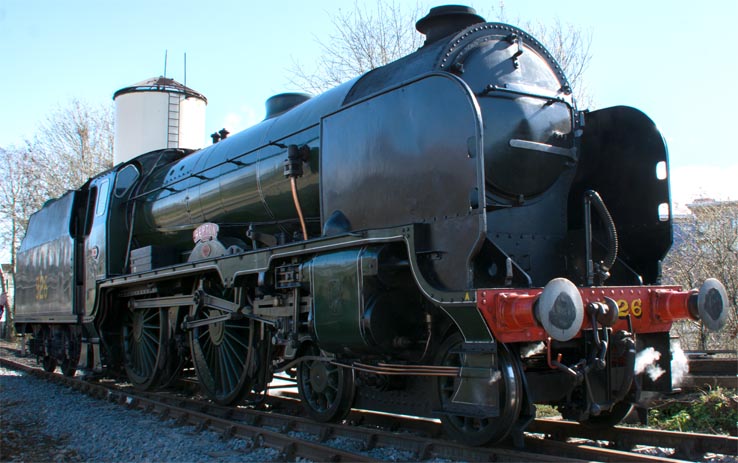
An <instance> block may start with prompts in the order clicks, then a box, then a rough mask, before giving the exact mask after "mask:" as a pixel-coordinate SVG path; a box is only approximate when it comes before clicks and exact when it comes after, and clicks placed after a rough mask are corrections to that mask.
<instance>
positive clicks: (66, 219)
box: [15, 192, 76, 323]
mask: <svg viewBox="0 0 738 463" xmlns="http://www.w3.org/2000/svg"><path fill="white" fill-rule="evenodd" d="M74 195H75V192H69V193H67V194H65V195H64V196H62V197H61V198H59V199H57V200H55V201H53V202H50V203H47V204H46V205H45V206H44V207H43V208H42V209H41V210H40V211H38V212H36V213H35V214H34V215H33V216H32V217H31V220H30V222H29V224H28V231H27V232H26V236H25V238H24V239H23V243H22V244H21V248H20V251H19V252H18V261H17V262H18V264H17V274H16V283H15V284H16V286H15V297H16V314H15V321H16V322H17V323H28V322H33V321H53V322H74V321H76V316H75V314H74V305H73V299H72V297H73V296H72V293H73V291H72V290H73V287H72V283H73V281H74V261H73V257H74V240H73V238H72V236H70V232H69V231H70V220H71V218H72V216H73V207H74Z"/></svg>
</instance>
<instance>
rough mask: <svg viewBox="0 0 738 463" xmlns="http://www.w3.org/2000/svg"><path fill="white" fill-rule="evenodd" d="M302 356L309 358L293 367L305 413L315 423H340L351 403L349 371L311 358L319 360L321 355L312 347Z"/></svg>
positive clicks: (351, 381)
mask: <svg viewBox="0 0 738 463" xmlns="http://www.w3.org/2000/svg"><path fill="white" fill-rule="evenodd" d="M303 355H304V356H307V357H313V359H306V360H303V361H302V362H300V364H299V365H298V367H297V390H298V392H299V394H300V400H301V401H302V405H303V407H304V408H305V411H306V412H307V414H308V415H310V417H311V418H313V419H314V420H316V421H322V422H327V421H340V420H342V419H343V418H345V417H346V415H348V413H349V411H350V410H351V406H352V405H353V402H354V395H355V391H356V387H355V386H354V376H353V373H352V371H351V370H347V369H345V368H341V367H339V366H337V365H334V364H332V363H330V362H329V361H327V360H317V359H315V357H321V352H320V349H318V347H317V346H315V345H314V344H311V345H310V346H309V347H308V348H307V349H306V350H305V351H304V353H303Z"/></svg>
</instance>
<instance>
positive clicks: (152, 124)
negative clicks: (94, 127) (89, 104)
mask: <svg viewBox="0 0 738 463" xmlns="http://www.w3.org/2000/svg"><path fill="white" fill-rule="evenodd" d="M113 100H115V145H114V149H113V161H114V164H119V163H121V162H125V161H128V160H130V159H132V158H134V157H135V156H138V155H139V154H141V153H146V152H148V151H153V150H156V149H163V148H201V147H202V146H203V144H204V139H205V106H206V105H207V103H208V100H207V98H205V96H204V95H203V94H202V93H200V92H197V91H196V90H193V89H191V88H189V87H186V86H185V85H183V84H181V83H179V82H177V81H176V80H174V79H170V78H168V77H163V76H159V77H152V78H150V79H146V80H143V81H141V82H138V83H136V84H133V85H131V86H128V87H124V88H121V89H120V90H118V91H116V92H115V93H114V94H113Z"/></svg>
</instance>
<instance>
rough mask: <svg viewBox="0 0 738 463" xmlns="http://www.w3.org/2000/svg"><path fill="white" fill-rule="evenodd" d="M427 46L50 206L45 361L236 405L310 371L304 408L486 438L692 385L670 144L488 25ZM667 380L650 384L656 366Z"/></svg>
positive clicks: (26, 256)
mask: <svg viewBox="0 0 738 463" xmlns="http://www.w3.org/2000/svg"><path fill="white" fill-rule="evenodd" d="M416 27H417V29H418V31H420V32H421V33H423V34H424V35H425V36H426V41H425V44H424V45H423V46H422V47H421V48H420V49H418V50H417V51H416V52H414V53H412V54H410V55H408V56H406V57H403V58H401V59H399V60H397V61H395V62H392V63H390V64H388V65H386V66H383V67H380V68H377V69H374V70H372V71H370V72H368V73H366V74H364V75H362V76H359V77H357V78H355V79H353V80H351V81H348V82H346V83H344V84H342V85H340V86H338V87H335V88H333V89H332V90H330V91H327V92H325V93H323V94H321V95H318V96H315V97H312V98H311V97H308V96H307V95H303V94H281V95H277V96H275V97H273V98H271V99H270V100H269V101H268V102H267V116H266V119H265V120H264V121H262V122H261V123H259V124H257V125H255V126H254V127H251V128H249V129H247V130H245V131H243V132H240V133H238V134H235V135H233V136H230V137H227V138H226V139H223V140H221V141H219V142H217V143H214V144H213V145H211V146H208V147H206V148H204V149H201V150H198V151H189V150H182V149H163V150H157V151H154V152H149V153H145V154H142V155H140V156H138V157H136V158H134V159H132V160H130V161H128V162H124V163H121V164H119V165H117V166H115V167H114V168H112V169H111V170H109V171H107V172H104V173H101V174H100V175H98V176H96V177H95V178H92V179H90V180H89V181H88V182H87V183H86V184H85V185H83V186H82V187H81V188H79V189H78V190H74V191H70V192H68V193H67V194H65V195H64V196H62V197H60V198H58V199H56V200H54V201H50V202H49V203H47V204H46V205H45V206H44V207H43V208H42V209H41V210H40V211H38V212H36V213H35V214H34V215H33V216H32V218H31V220H30V224H29V227H28V232H27V234H26V236H25V239H24V240H23V243H22V246H21V249H20V252H19V253H18V266H17V283H16V288H17V289H16V300H17V311H16V316H15V317H16V318H15V320H16V326H17V329H18V331H19V332H21V333H26V334H29V335H32V336H29V338H30V341H29V348H30V351H31V352H32V353H34V354H35V355H37V356H38V357H39V358H40V359H41V360H42V361H43V365H44V367H45V368H46V369H47V370H50V371H51V370H54V369H55V368H56V367H57V366H58V365H59V364H60V365H61V369H62V372H63V373H64V374H67V375H72V374H74V373H75V371H76V370H77V369H80V368H81V369H86V370H90V371H94V372H116V371H117V372H123V371H125V374H127V377H128V379H129V380H130V382H131V383H133V384H134V385H135V386H137V387H139V388H141V389H153V388H159V387H164V386H166V385H169V384H170V383H171V382H172V381H173V380H174V379H176V378H178V377H180V376H181V375H182V374H184V373H183V372H185V371H186V372H190V374H191V373H192V372H193V371H194V374H195V375H196V377H197V381H198V382H199V384H200V386H201V387H202V389H203V391H204V392H205V393H206V394H207V395H208V396H209V397H210V398H211V399H212V400H213V401H215V402H217V403H220V404H231V403H234V402H237V401H239V400H240V399H242V398H244V396H245V395H258V394H262V393H264V392H265V391H266V390H267V387H268V384H269V383H270V382H271V381H272V378H273V377H274V375H275V374H277V373H285V374H288V375H291V376H292V377H293V378H294V379H295V381H296V383H297V387H298V391H299V396H300V399H301V401H302V404H303V405H304V408H305V410H306V412H307V413H308V414H309V416H311V417H312V418H314V419H316V420H321V421H332V420H340V419H342V418H344V417H345V416H346V414H347V413H348V412H349V410H350V409H351V408H352V407H357V408H363V409H371V410H381V411H385V412H391V413H402V414H409V415H417V416H426V417H436V418H440V420H441V421H442V423H443V427H444V429H445V430H446V431H447V432H448V434H449V435H450V436H451V437H452V438H454V439H458V440H460V441H462V442H465V443H468V444H474V445H481V444H486V443H490V442H496V441H499V440H501V439H503V438H505V437H506V436H508V435H509V434H510V433H511V432H512V433H513V436H518V437H519V436H520V435H521V433H522V430H523V429H525V427H526V425H527V424H528V423H529V422H530V420H531V419H533V418H534V416H535V404H551V405H553V406H556V407H558V409H559V410H561V412H562V414H563V415H564V417H566V418H568V419H573V420H578V421H580V422H582V423H586V424H587V425H590V426H609V425H613V424H615V423H617V422H618V421H619V420H621V419H622V418H623V417H624V416H625V414H626V413H627V412H628V411H629V410H630V408H631V405H632V404H634V403H638V402H639V401H642V400H643V399H644V398H646V397H647V396H648V395H649V394H652V393H658V392H665V391H669V390H670V389H671V369H670V360H671V354H670V345H669V328H670V327H671V324H672V322H673V321H674V320H679V319H686V318H692V319H699V320H702V322H703V323H704V324H705V325H706V326H707V327H709V328H711V329H720V328H721V326H722V325H723V324H724V321H725V318H726V313H727V308H728V301H727V297H726V293H725V289H724V288H723V286H722V284H721V283H719V282H718V281H716V280H714V279H710V280H707V281H706V282H705V283H704V284H703V285H702V287H701V288H699V289H698V290H683V289H682V288H679V287H674V286H665V285H662V284H661V279H662V275H661V259H663V257H664V255H665V254H666V252H667V251H668V249H669V247H670V245H671V236H672V235H671V234H672V224H671V214H670V211H669V184H668V178H667V177H668V161H667V149H666V145H665V143H664V140H663V138H662V136H661V134H660V133H659V131H658V130H657V129H656V126H655V125H654V123H653V122H652V121H651V120H650V119H649V118H648V117H647V116H645V115H644V114H643V113H641V112H639V111H638V110H636V109H633V108H629V107H622V106H620V107H612V108H606V109H601V110H597V111H592V112H587V111H580V110H578V109H577V108H576V106H575V102H574V100H573V98H572V94H571V89H570V86H569V84H568V83H567V80H566V77H565V76H564V73H563V72H562V70H561V68H560V67H559V65H558V64H557V63H556V62H555V60H554V59H553V58H552V56H551V55H550V53H549V52H548V51H546V49H545V48H544V47H543V46H542V45H541V44H540V43H539V42H538V41H537V40H536V39H534V38H533V37H531V36H530V35H528V34H527V33H526V32H524V31H522V30H520V29H518V28H516V27H513V26H510V25H507V24H500V23H488V22H485V20H484V19H483V18H482V17H480V16H479V15H478V14H476V12H475V11H474V9H472V8H469V7H463V6H443V7H437V8H433V9H431V10H430V13H429V14H428V15H427V16H425V17H423V18H422V19H420V20H419V21H418V22H417V24H416ZM647 347H652V348H655V349H656V350H658V351H659V352H660V353H661V354H662V355H661V357H660V359H659V360H658V361H657V362H658V367H659V368H660V369H661V370H662V371H663V374H662V375H661V376H659V377H658V378H652V377H649V376H645V375H643V374H639V373H637V372H636V371H635V370H634V364H635V358H636V355H637V353H638V352H639V351H641V350H643V349H645V348H647Z"/></svg>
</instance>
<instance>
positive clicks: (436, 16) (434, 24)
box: [415, 5, 486, 46]
mask: <svg viewBox="0 0 738 463" xmlns="http://www.w3.org/2000/svg"><path fill="white" fill-rule="evenodd" d="M483 22H486V21H485V19H484V18H483V17H481V16H479V15H478V14H477V10H475V9H474V8H472V7H470V6H463V5H444V6H437V7H435V8H431V10H430V12H429V13H428V14H427V15H426V16H425V17H423V18H420V19H419V20H418V22H417V23H415V28H416V29H417V30H418V32H420V33H421V34H424V35H425V44H424V46H425V45H429V44H431V43H433V42H436V41H438V40H439V39H442V38H444V37H446V36H448V35H451V34H453V33H456V32H460V31H461V30H463V29H466V28H467V27H469V26H471V25H472V24H477V23H483Z"/></svg>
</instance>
